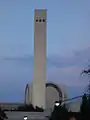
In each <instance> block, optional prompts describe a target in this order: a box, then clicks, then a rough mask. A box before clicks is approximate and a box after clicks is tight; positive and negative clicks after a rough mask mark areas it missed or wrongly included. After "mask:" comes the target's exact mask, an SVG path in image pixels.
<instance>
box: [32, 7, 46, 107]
mask: <svg viewBox="0 0 90 120" xmlns="http://www.w3.org/2000/svg"><path fill="white" fill-rule="evenodd" d="M45 89H46V10H41V9H40V10H38V9H37V10H35V16H34V80H33V90H32V92H33V94H32V103H33V105H34V106H38V107H43V108H45V107H46V90H45Z"/></svg>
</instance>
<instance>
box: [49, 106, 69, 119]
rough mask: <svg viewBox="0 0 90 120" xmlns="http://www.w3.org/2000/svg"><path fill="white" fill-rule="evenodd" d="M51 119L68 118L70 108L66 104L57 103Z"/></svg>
mask: <svg viewBox="0 0 90 120" xmlns="http://www.w3.org/2000/svg"><path fill="white" fill-rule="evenodd" d="M50 120H68V110H67V109H66V107H65V105H59V106H56V105H55V106H54V109H53V112H52V114H51V117H50Z"/></svg>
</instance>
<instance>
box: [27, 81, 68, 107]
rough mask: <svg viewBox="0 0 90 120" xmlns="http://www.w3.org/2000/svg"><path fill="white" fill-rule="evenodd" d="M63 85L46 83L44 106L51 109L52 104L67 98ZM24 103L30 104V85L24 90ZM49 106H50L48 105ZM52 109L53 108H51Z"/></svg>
mask: <svg viewBox="0 0 90 120" xmlns="http://www.w3.org/2000/svg"><path fill="white" fill-rule="evenodd" d="M64 87H65V86H64V85H57V84H55V83H53V82H48V83H46V91H47V93H46V100H47V102H46V104H47V105H46V106H47V107H51V105H52V104H54V103H55V100H56V101H59V100H64V99H65V98H66V97H67V94H66V91H65V89H64ZM25 103H26V104H30V103H32V83H30V84H27V85H26V88H25ZM50 104H51V105H50ZM52 107H53V106H52Z"/></svg>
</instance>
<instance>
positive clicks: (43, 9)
mask: <svg viewBox="0 0 90 120" xmlns="http://www.w3.org/2000/svg"><path fill="white" fill-rule="evenodd" d="M34 11H47V9H35V10H34Z"/></svg>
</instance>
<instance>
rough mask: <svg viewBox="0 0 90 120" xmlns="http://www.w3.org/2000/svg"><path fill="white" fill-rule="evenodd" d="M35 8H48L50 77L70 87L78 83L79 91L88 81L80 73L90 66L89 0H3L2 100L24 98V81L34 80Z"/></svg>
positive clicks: (0, 45) (0, 43) (0, 38)
mask: <svg viewBox="0 0 90 120" xmlns="http://www.w3.org/2000/svg"><path fill="white" fill-rule="evenodd" d="M35 8H46V9H47V10H48V11H47V80H48V81H53V82H57V83H59V84H60V83H62V84H66V85H68V86H70V87H71V89H72V88H73V89H74V88H76V87H77V88H78V91H81V89H82V87H84V86H85V85H87V79H88V78H86V77H85V78H84V77H80V72H81V70H82V69H84V68H86V67H87V66H88V64H89V59H90V54H89V51H90V47H89V44H90V33H89V32H90V1H89V0H68V1H67V0H53V1H50V0H44V1H42V0H38V2H37V0H32V1H31V0H2V1H0V94H2V95H1V96H0V100H2V101H3V100H4V101H5V100H6V101H21V100H23V96H24V95H23V93H24V88H25V85H26V84H27V83H28V82H29V81H31V80H33V50H34V48H33V42H34V35H33V34H34V32H33V31H34V22H33V20H34V9H35ZM81 79H82V80H81ZM4 84H5V85H4ZM12 85H13V86H12ZM78 91H77V93H79V92H78ZM74 92H75V91H74ZM77 93H75V95H76V94H77Z"/></svg>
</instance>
